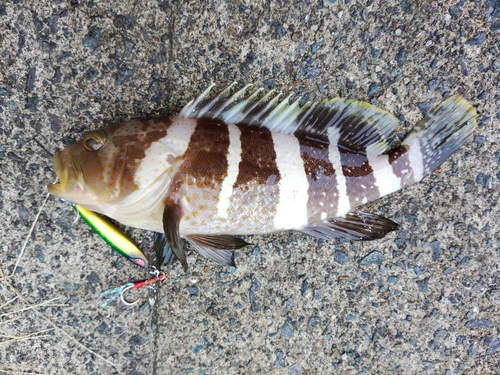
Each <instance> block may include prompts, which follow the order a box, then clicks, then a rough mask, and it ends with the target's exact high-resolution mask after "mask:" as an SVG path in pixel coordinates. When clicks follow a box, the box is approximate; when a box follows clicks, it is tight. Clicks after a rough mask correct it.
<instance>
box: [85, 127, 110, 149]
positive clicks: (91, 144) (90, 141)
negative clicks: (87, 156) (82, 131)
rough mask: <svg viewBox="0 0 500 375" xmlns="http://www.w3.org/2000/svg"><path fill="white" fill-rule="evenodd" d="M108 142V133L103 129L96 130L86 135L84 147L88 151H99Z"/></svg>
mask: <svg viewBox="0 0 500 375" xmlns="http://www.w3.org/2000/svg"><path fill="white" fill-rule="evenodd" d="M105 143H106V133H104V132H103V131H102V130H98V131H96V132H92V133H88V134H86V135H85V136H84V139H83V147H85V150H87V151H92V152H94V151H98V150H100V149H101V148H102V146H104V144H105Z"/></svg>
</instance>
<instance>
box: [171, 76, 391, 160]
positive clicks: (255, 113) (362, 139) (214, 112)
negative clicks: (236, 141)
mask: <svg viewBox="0 0 500 375" xmlns="http://www.w3.org/2000/svg"><path fill="white" fill-rule="evenodd" d="M235 84H236V83H232V84H230V85H228V86H227V87H226V88H225V89H224V90H223V91H222V92H221V93H219V94H218V95H216V96H214V97H209V95H210V91H211V90H212V88H213V87H214V86H215V84H212V85H210V86H209V87H208V89H206V90H205V91H204V92H203V93H202V94H201V95H200V96H199V97H198V98H196V99H195V100H192V101H191V102H189V103H188V104H187V105H186V106H185V107H184V108H183V109H182V111H181V112H180V114H179V116H181V117H190V118H200V119H212V120H218V121H223V122H225V123H227V124H239V125H241V124H248V125H253V126H262V127H265V128H268V129H269V130H272V131H274V132H280V133H285V134H295V135H297V136H301V137H307V138H313V139H316V140H318V141H323V142H332V141H335V142H336V143H337V145H338V146H339V147H343V148H346V149H349V150H353V151H358V152H366V150H367V149H369V151H370V152H371V153H375V154H380V153H383V152H384V151H386V150H387V147H388V146H389V144H390V143H391V142H392V140H393V139H394V137H395V135H396V127H397V124H398V120H397V119H396V118H395V117H394V116H393V115H392V114H390V113H389V112H386V111H384V110H383V109H380V108H378V107H375V106H373V105H371V104H368V103H364V102H361V101H357V100H351V99H344V98H334V99H325V100H323V101H321V102H319V103H317V102H307V103H305V104H304V105H303V106H300V105H299V103H300V100H299V99H297V100H295V101H294V102H292V103H290V102H289V101H290V97H291V96H292V95H289V96H287V97H286V98H284V99H283V100H281V101H280V99H281V98H282V95H281V93H276V91H274V90H272V91H270V92H268V93H267V94H266V95H264V96H263V97H260V96H259V94H260V92H261V91H262V89H258V90H256V91H254V92H253V93H247V91H248V88H249V87H251V86H252V85H250V84H249V85H246V86H245V87H243V88H242V89H241V90H239V91H237V92H236V93H234V94H233V95H231V96H230V91H231V88H232V87H233V86H234V85H235Z"/></svg>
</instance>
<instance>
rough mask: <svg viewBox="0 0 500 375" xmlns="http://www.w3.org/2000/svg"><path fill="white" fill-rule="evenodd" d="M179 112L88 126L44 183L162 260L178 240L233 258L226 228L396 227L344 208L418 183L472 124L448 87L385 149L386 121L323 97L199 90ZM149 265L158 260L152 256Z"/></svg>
mask: <svg viewBox="0 0 500 375" xmlns="http://www.w3.org/2000/svg"><path fill="white" fill-rule="evenodd" d="M212 87H213V86H211V87H209V88H208V89H207V90H206V91H205V92H203V93H202V94H201V95H200V96H199V97H198V98H197V99H195V100H193V101H192V102H190V103H189V104H188V105H186V107H185V108H184V109H183V110H182V111H181V113H180V115H179V117H174V118H159V119H135V120H130V121H127V122H125V123H122V124H115V125H112V126H111V127H108V128H104V129H101V130H98V131H95V132H88V133H86V134H85V135H84V137H83V138H82V139H81V140H80V141H78V142H77V143H75V144H73V145H70V146H69V147H67V148H66V149H65V150H63V151H61V152H60V153H58V154H56V155H55V156H54V166H55V169H56V173H57V175H58V176H59V179H60V184H54V185H49V191H50V192H51V193H52V194H54V195H56V196H59V197H61V198H64V199H67V200H69V201H71V202H74V203H76V204H80V205H82V206H83V207H85V208H87V209H89V210H92V211H96V212H99V213H102V214H104V215H107V216H109V217H111V218H113V219H115V220H117V221H119V222H121V223H123V224H125V225H128V226H133V227H138V228H143V229H148V230H153V231H155V232H159V233H163V234H162V235H159V236H156V237H155V248H156V251H157V254H158V258H159V259H160V261H161V263H162V264H168V263H171V262H172V260H173V259H178V260H180V261H181V263H182V265H183V267H184V269H187V260H186V255H185V249H184V245H183V243H184V242H183V241H182V239H184V240H186V241H187V242H188V243H190V244H191V245H192V246H193V248H194V249H195V250H197V251H198V252H200V253H201V254H202V255H204V256H206V257H208V258H210V259H212V260H214V261H216V262H218V263H222V264H233V259H232V253H231V251H233V250H236V249H239V248H241V247H243V246H246V245H247V243H246V242H245V241H243V240H242V239H240V238H239V237H237V236H236V235H245V234H264V233H272V232H276V231H281V230H289V229H293V230H299V231H302V232H304V233H306V234H309V235H312V236H315V237H318V238H324V239H328V238H331V237H344V238H347V239H350V240H370V239H376V238H381V237H383V236H385V235H386V234H387V233H388V232H390V231H393V230H395V229H396V228H397V224H395V223H394V222H392V221H391V220H389V219H386V218H383V217H381V216H378V215H375V214H369V213H363V212H360V211H357V210H356V208H357V207H358V206H360V205H362V204H365V203H367V202H371V201H373V200H375V199H378V198H380V197H382V196H384V195H387V194H389V193H392V192H394V191H397V190H399V189H402V188H404V187H407V186H409V185H412V184H414V183H416V182H419V181H420V180H421V179H422V178H424V177H425V176H427V175H428V174H430V173H431V172H432V171H433V170H435V169H436V168H437V167H438V166H439V165H440V164H441V163H443V162H444V161H445V160H446V159H447V158H448V157H449V156H450V155H451V154H452V153H453V152H455V151H456V150H457V149H458V147H460V145H462V144H463V143H464V142H465V141H466V139H467V138H468V136H469V135H470V134H471V133H472V132H473V130H474V128H475V127H476V117H477V114H476V112H475V110H474V108H473V107H472V106H471V105H470V104H469V103H468V102H467V101H466V100H465V99H463V98H462V97H460V96H454V97H451V98H449V99H447V100H445V101H444V102H443V103H441V104H440V105H439V106H438V107H436V108H435V109H434V110H432V111H431V112H430V113H429V115H428V116H426V117H425V118H424V119H422V120H421V121H420V122H419V123H418V124H417V125H416V126H415V127H414V128H413V129H412V130H411V131H410V132H409V134H408V135H407V137H406V138H405V139H404V140H403V142H402V143H401V144H400V145H399V146H397V147H396V148H394V149H393V150H389V149H388V147H389V145H390V144H392V143H393V140H394V138H395V135H396V132H395V130H396V127H397V124H398V122H397V119H396V118H395V117H394V116H393V115H391V114H389V113H388V112H385V111H384V110H382V109H380V108H377V107H375V106H372V105H370V104H367V103H363V102H359V101H355V100H349V99H342V98H334V99H327V100H324V101H322V102H319V103H306V104H305V105H303V106H300V105H299V101H298V100H296V101H295V102H293V103H289V98H290V96H289V97H287V98H285V99H284V100H281V97H280V96H279V94H278V95H277V94H276V93H274V92H269V93H267V94H266V95H263V96H261V95H260V94H259V93H260V90H256V91H255V92H253V93H252V92H249V87H250V85H247V86H245V87H244V88H243V89H241V90H239V91H237V92H236V93H234V94H233V95H231V86H230V87H228V88H226V89H225V90H224V91H223V92H221V93H220V94H219V95H216V96H213V97H211V96H210V90H211V88H212ZM160 265H161V264H160Z"/></svg>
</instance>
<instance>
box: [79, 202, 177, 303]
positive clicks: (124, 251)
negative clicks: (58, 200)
mask: <svg viewBox="0 0 500 375" xmlns="http://www.w3.org/2000/svg"><path fill="white" fill-rule="evenodd" d="M72 207H73V208H74V209H75V210H76V211H77V212H78V214H79V215H80V216H81V217H82V219H83V220H84V221H85V222H86V223H87V224H88V225H89V226H90V227H91V228H92V229H93V230H94V231H95V232H96V233H97V234H98V235H99V236H100V237H101V238H102V239H103V240H104V241H106V243H107V244H108V245H110V246H111V247H112V248H113V249H114V250H115V251H117V252H118V253H119V254H120V255H122V256H124V257H125V258H127V259H128V260H130V261H131V262H132V263H134V264H135V265H137V266H139V267H142V268H144V269H145V270H147V271H148V272H149V274H150V275H151V278H149V279H146V280H141V281H136V282H133V283H127V284H125V285H122V286H120V287H117V288H113V289H110V290H106V291H104V292H102V293H101V294H100V297H107V296H111V297H108V298H106V301H104V303H102V304H101V305H100V306H99V307H106V306H107V305H109V303H111V302H112V301H114V300H115V299H116V298H117V297H119V298H120V301H121V302H122V304H123V305H125V306H128V307H131V306H134V305H135V304H137V302H139V300H135V301H134V302H129V301H127V299H126V298H125V293H126V292H127V291H128V290H137V289H139V288H142V287H144V286H148V287H152V285H153V284H154V283H156V282H158V281H162V280H164V279H165V278H166V277H167V275H166V274H165V272H162V271H159V270H157V269H156V267H154V266H150V265H149V261H148V259H147V258H146V255H144V253H143V252H142V251H141V249H139V248H138V247H137V245H136V244H135V243H133V242H132V241H131V240H130V239H129V238H128V237H127V236H125V235H124V234H123V233H122V232H121V231H120V230H119V229H118V228H117V227H115V226H114V225H113V224H111V222H109V221H108V220H106V219H105V218H104V217H103V216H101V215H99V214H97V213H95V212H92V211H89V210H87V209H86V208H84V207H82V206H80V205H72Z"/></svg>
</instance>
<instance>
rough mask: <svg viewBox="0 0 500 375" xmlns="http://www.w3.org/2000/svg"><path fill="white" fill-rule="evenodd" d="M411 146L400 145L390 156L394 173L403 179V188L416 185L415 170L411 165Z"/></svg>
mask: <svg viewBox="0 0 500 375" xmlns="http://www.w3.org/2000/svg"><path fill="white" fill-rule="evenodd" d="M408 151H409V146H407V145H400V146H399V147H397V148H396V149H394V150H393V151H392V152H391V153H390V154H389V155H388V156H389V164H391V167H392V171H393V173H394V174H395V175H396V176H398V177H399V178H400V179H401V187H406V186H409V185H412V184H413V183H415V179H414V177H413V168H412V166H411V163H410V155H409V152H408Z"/></svg>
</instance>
